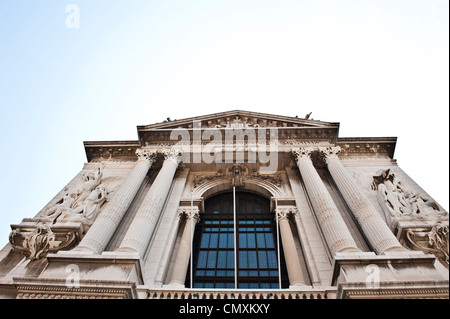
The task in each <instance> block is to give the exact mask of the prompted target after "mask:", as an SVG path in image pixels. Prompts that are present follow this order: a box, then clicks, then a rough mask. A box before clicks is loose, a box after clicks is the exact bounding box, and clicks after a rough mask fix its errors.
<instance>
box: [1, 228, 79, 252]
mask: <svg viewBox="0 0 450 319" xmlns="http://www.w3.org/2000/svg"><path fill="white" fill-rule="evenodd" d="M9 242H10V243H11V245H12V246H13V247H14V248H15V249H16V250H19V251H21V252H22V254H23V255H24V256H25V257H27V258H28V259H31V260H36V259H40V258H43V257H45V256H46V255H47V254H48V253H49V252H56V251H58V250H61V249H64V248H67V247H69V246H71V245H73V244H74V243H75V242H76V234H75V232H71V231H69V232H64V233H63V234H55V233H54V232H53V231H52V230H51V228H50V226H49V225H47V224H45V223H39V224H37V225H36V227H35V228H34V229H32V230H30V231H26V230H17V229H14V230H13V231H12V232H11V233H10V234H9Z"/></svg>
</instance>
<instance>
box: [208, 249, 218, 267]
mask: <svg viewBox="0 0 450 319" xmlns="http://www.w3.org/2000/svg"><path fill="white" fill-rule="evenodd" d="M206 268H216V252H215V251H210V252H209V253H208V261H207V262H206Z"/></svg>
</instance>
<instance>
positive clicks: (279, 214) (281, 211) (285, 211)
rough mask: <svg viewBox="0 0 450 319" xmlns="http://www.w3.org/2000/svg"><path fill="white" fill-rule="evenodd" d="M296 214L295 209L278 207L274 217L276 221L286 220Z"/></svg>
mask: <svg viewBox="0 0 450 319" xmlns="http://www.w3.org/2000/svg"><path fill="white" fill-rule="evenodd" d="M296 214H297V207H278V208H277V209H276V210H275V217H276V218H277V219H278V220H282V219H287V218H289V217H290V216H295V215H296Z"/></svg>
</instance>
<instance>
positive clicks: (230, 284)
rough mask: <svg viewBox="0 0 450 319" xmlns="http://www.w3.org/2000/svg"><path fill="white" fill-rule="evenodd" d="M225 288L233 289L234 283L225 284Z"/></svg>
mask: <svg viewBox="0 0 450 319" xmlns="http://www.w3.org/2000/svg"><path fill="white" fill-rule="evenodd" d="M225 288H234V283H233V282H227V283H226V284H225Z"/></svg>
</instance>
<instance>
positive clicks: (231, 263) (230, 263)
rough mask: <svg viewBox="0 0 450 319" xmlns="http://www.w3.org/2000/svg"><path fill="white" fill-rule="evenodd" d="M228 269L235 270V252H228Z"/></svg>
mask: <svg viewBox="0 0 450 319" xmlns="http://www.w3.org/2000/svg"><path fill="white" fill-rule="evenodd" d="M227 268H228V269H230V268H231V269H234V251H227Z"/></svg>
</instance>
